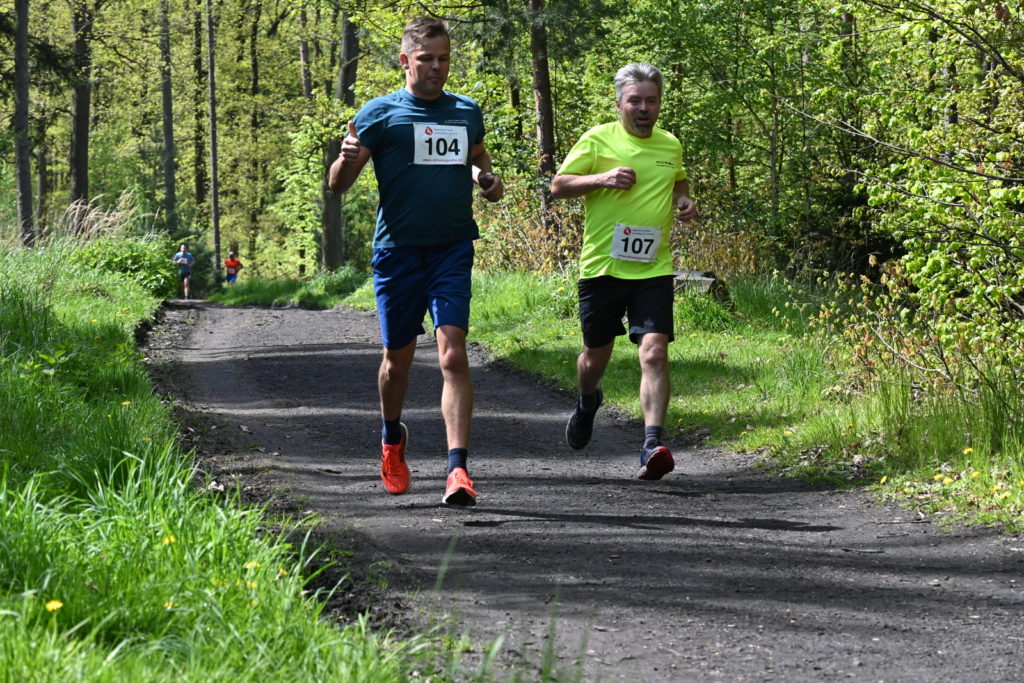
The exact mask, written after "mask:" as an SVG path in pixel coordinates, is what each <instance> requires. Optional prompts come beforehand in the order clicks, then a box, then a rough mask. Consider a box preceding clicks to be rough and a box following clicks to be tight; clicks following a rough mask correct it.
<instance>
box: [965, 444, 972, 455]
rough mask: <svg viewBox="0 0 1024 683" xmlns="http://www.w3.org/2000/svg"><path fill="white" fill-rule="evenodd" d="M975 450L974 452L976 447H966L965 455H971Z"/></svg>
mask: <svg viewBox="0 0 1024 683" xmlns="http://www.w3.org/2000/svg"><path fill="white" fill-rule="evenodd" d="M973 452H974V449H973V448H971V447H970V446H968V447H967V448H965V449H964V455H970V454H971V453H973Z"/></svg>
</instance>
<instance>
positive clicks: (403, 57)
mask: <svg viewBox="0 0 1024 683" xmlns="http://www.w3.org/2000/svg"><path fill="white" fill-rule="evenodd" d="M398 63H399V64H401V65H402V68H403V69H408V68H409V55H407V54H405V53H404V52H399V53H398Z"/></svg>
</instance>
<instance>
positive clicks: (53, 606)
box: [46, 600, 64, 612]
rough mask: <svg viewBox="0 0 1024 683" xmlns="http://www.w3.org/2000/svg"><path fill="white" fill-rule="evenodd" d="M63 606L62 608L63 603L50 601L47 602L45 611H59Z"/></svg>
mask: <svg viewBox="0 0 1024 683" xmlns="http://www.w3.org/2000/svg"><path fill="white" fill-rule="evenodd" d="M63 606H64V603H63V602H61V601H60V600H50V601H48V602H47V603H46V611H47V612H56V611H57V610H59V609H60V608H61V607H63Z"/></svg>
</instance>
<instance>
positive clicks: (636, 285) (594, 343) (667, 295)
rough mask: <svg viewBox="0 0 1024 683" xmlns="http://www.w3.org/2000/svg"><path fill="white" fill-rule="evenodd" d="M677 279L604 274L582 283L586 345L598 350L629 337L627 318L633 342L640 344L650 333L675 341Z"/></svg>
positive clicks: (581, 311) (581, 306) (581, 316)
mask: <svg viewBox="0 0 1024 683" xmlns="http://www.w3.org/2000/svg"><path fill="white" fill-rule="evenodd" d="M673 285H674V283H673V276H671V275H661V276H658V277H652V278H645V279H642V280H623V279H622V278H617V277H612V276H611V275H601V276H598V277H592V278H587V279H585V280H580V281H579V293H580V326H581V327H582V328H583V343H584V344H585V345H586V346H587V347H589V348H591V349H598V348H601V347H602V346H607V345H608V344H610V343H611V342H613V341H615V337H618V336H620V335H623V334H626V328H625V326H624V325H623V324H622V318H623V316H626V318H627V320H628V322H629V339H630V341H632V342H633V343H634V344H639V343H640V337H642V336H643V335H645V334H648V333H652V332H653V333H658V334H666V335H668V340H669V341H672V340H674V339H675V326H674V323H673V319H672V302H673V298H674V296H675V290H674V286H673Z"/></svg>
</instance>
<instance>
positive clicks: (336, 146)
mask: <svg viewBox="0 0 1024 683" xmlns="http://www.w3.org/2000/svg"><path fill="white" fill-rule="evenodd" d="M341 26H342V39H341V55H340V61H339V62H338V77H337V79H336V80H335V84H334V97H335V98H336V99H339V100H341V101H342V102H344V103H345V104H346V105H347V106H349V107H352V106H354V105H355V101H356V96H355V92H353V90H352V87H353V86H354V85H355V83H356V68H357V67H358V65H359V37H358V35H357V34H356V25H355V24H353V23H352V22H351V21H349V17H348V14H347V13H346V14H343V15H342V18H341ZM340 151H341V141H340V140H339V139H338V138H337V137H334V138H332V139H331V141H330V142H328V143H327V145H326V146H325V148H324V172H323V176H322V180H321V184H320V194H321V196H322V197H323V202H324V213H323V238H322V239H323V244H322V249H323V264H324V269H325V270H337V269H338V268H340V267H341V266H342V265H343V264H344V263H345V261H346V260H347V258H348V245H347V243H346V240H345V215H344V213H342V211H341V197H339V196H338V195H336V194H335V193H334V192H332V191H331V188H330V187H329V186H328V184H327V176H328V172H329V171H330V168H331V164H332V163H334V160H335V159H337V158H338V154H339V152H340Z"/></svg>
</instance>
